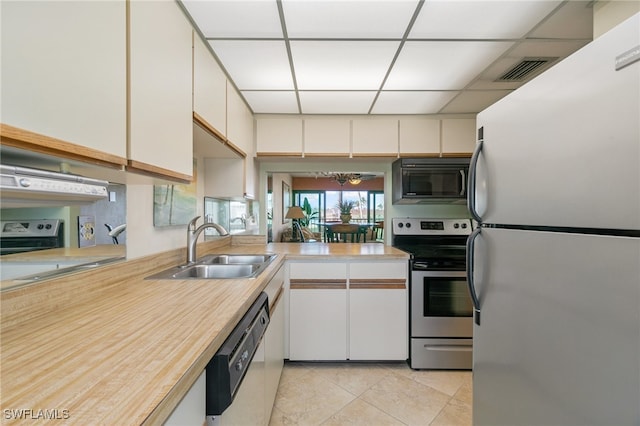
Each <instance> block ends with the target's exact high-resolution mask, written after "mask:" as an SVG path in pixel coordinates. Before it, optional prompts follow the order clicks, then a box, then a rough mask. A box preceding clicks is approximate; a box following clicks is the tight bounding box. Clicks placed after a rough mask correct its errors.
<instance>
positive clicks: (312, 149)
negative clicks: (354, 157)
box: [304, 117, 351, 157]
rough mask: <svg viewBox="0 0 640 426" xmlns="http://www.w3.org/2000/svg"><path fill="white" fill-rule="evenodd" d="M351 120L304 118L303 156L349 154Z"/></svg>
mask: <svg viewBox="0 0 640 426" xmlns="http://www.w3.org/2000/svg"><path fill="white" fill-rule="evenodd" d="M350 139H351V120H348V119H347V118H331V117H329V118H323V117H317V118H316V117H314V118H305V119H304V153H305V156H306V155H309V156H313V155H324V156H336V155H337V156H345V157H347V156H349V152H350Z"/></svg>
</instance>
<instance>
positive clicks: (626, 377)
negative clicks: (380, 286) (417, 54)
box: [468, 14, 640, 426]
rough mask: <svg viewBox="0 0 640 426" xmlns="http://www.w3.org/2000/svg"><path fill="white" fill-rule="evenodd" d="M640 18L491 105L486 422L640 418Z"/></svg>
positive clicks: (485, 188)
mask: <svg viewBox="0 0 640 426" xmlns="http://www.w3.org/2000/svg"><path fill="white" fill-rule="evenodd" d="M639 58H640V14H638V15H635V16H633V17H632V18H630V19H628V20H626V21H625V22H623V23H622V24H620V25H619V26H617V27H616V28H614V29H612V30H611V31H609V32H608V33H606V34H604V35H602V36H601V37H599V38H597V39H596V40H594V41H593V42H592V43H590V44H589V45H587V46H585V47H584V48H583V49H581V50H579V51H577V52H576V53H574V54H573V55H571V56H570V57H568V58H567V59H565V60H564V61H562V62H560V63H558V64H557V65H555V66H554V67H553V68H551V69H550V70H548V71H547V72H545V73H543V74H541V75H540V76H538V77H537V78H535V79H534V80H532V81H531V82H529V83H527V84H526V85H524V86H522V87H521V88H520V89H518V90H516V91H514V92H513V93H512V94H510V95H509V96H507V97H505V98H503V99H502V100H500V101H498V102H497V103H495V104H494V105H492V106H491V107H489V108H487V109H486V110H484V111H482V112H481V113H480V114H479V115H478V118H477V123H478V134H479V141H478V145H477V149H476V152H475V153H474V156H473V158H472V161H471V170H470V178H469V188H470V190H469V200H468V201H469V208H470V210H471V214H472V216H474V218H475V219H476V220H477V221H478V223H479V226H478V227H477V228H476V230H475V231H474V233H473V234H472V235H471V236H470V238H469V241H468V257H469V258H468V281H469V288H470V292H471V295H472V298H473V299H474V330H473V340H474V342H473V422H474V424H475V425H536V426H538V425H562V426H568V425H640V61H638V59H639Z"/></svg>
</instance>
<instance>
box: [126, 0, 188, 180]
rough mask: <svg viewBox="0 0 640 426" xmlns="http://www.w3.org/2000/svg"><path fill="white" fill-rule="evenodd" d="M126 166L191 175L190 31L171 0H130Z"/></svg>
mask: <svg viewBox="0 0 640 426" xmlns="http://www.w3.org/2000/svg"><path fill="white" fill-rule="evenodd" d="M128 4H129V14H130V23H129V49H130V63H129V73H130V116H129V126H130V135H129V165H130V167H131V169H134V170H140V171H143V172H144V171H146V172H150V173H155V174H160V175H165V176H168V177H175V178H177V179H183V180H190V179H191V176H192V168H193V127H192V126H193V124H192V123H193V112H192V111H193V110H192V104H193V102H192V63H191V62H192V33H193V30H192V28H191V25H190V24H189V22H188V21H187V19H186V17H185V16H184V14H183V13H182V11H181V10H180V8H179V6H178V5H177V3H175V2H165V1H132V2H129V3H128Z"/></svg>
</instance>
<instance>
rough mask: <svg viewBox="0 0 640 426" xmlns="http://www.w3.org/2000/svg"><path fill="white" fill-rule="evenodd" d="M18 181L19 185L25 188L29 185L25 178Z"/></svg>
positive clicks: (29, 182)
mask: <svg viewBox="0 0 640 426" xmlns="http://www.w3.org/2000/svg"><path fill="white" fill-rule="evenodd" d="M18 183H20V186H24V187H25V188H28V187H30V186H31V181H30V180H29V179H27V178H22V179H20V180H19V181H18Z"/></svg>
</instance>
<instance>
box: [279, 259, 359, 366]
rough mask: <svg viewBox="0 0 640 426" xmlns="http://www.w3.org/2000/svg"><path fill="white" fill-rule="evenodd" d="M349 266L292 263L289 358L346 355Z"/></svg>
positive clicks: (325, 358) (339, 357)
mask: <svg viewBox="0 0 640 426" xmlns="http://www.w3.org/2000/svg"><path fill="white" fill-rule="evenodd" d="M346 277H347V268H346V264H344V263H327V262H318V263H292V264H291V265H290V279H289V288H290V292H289V359H291V360H300V361H301V360H327V361H330V360H346V359H347V279H346Z"/></svg>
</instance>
